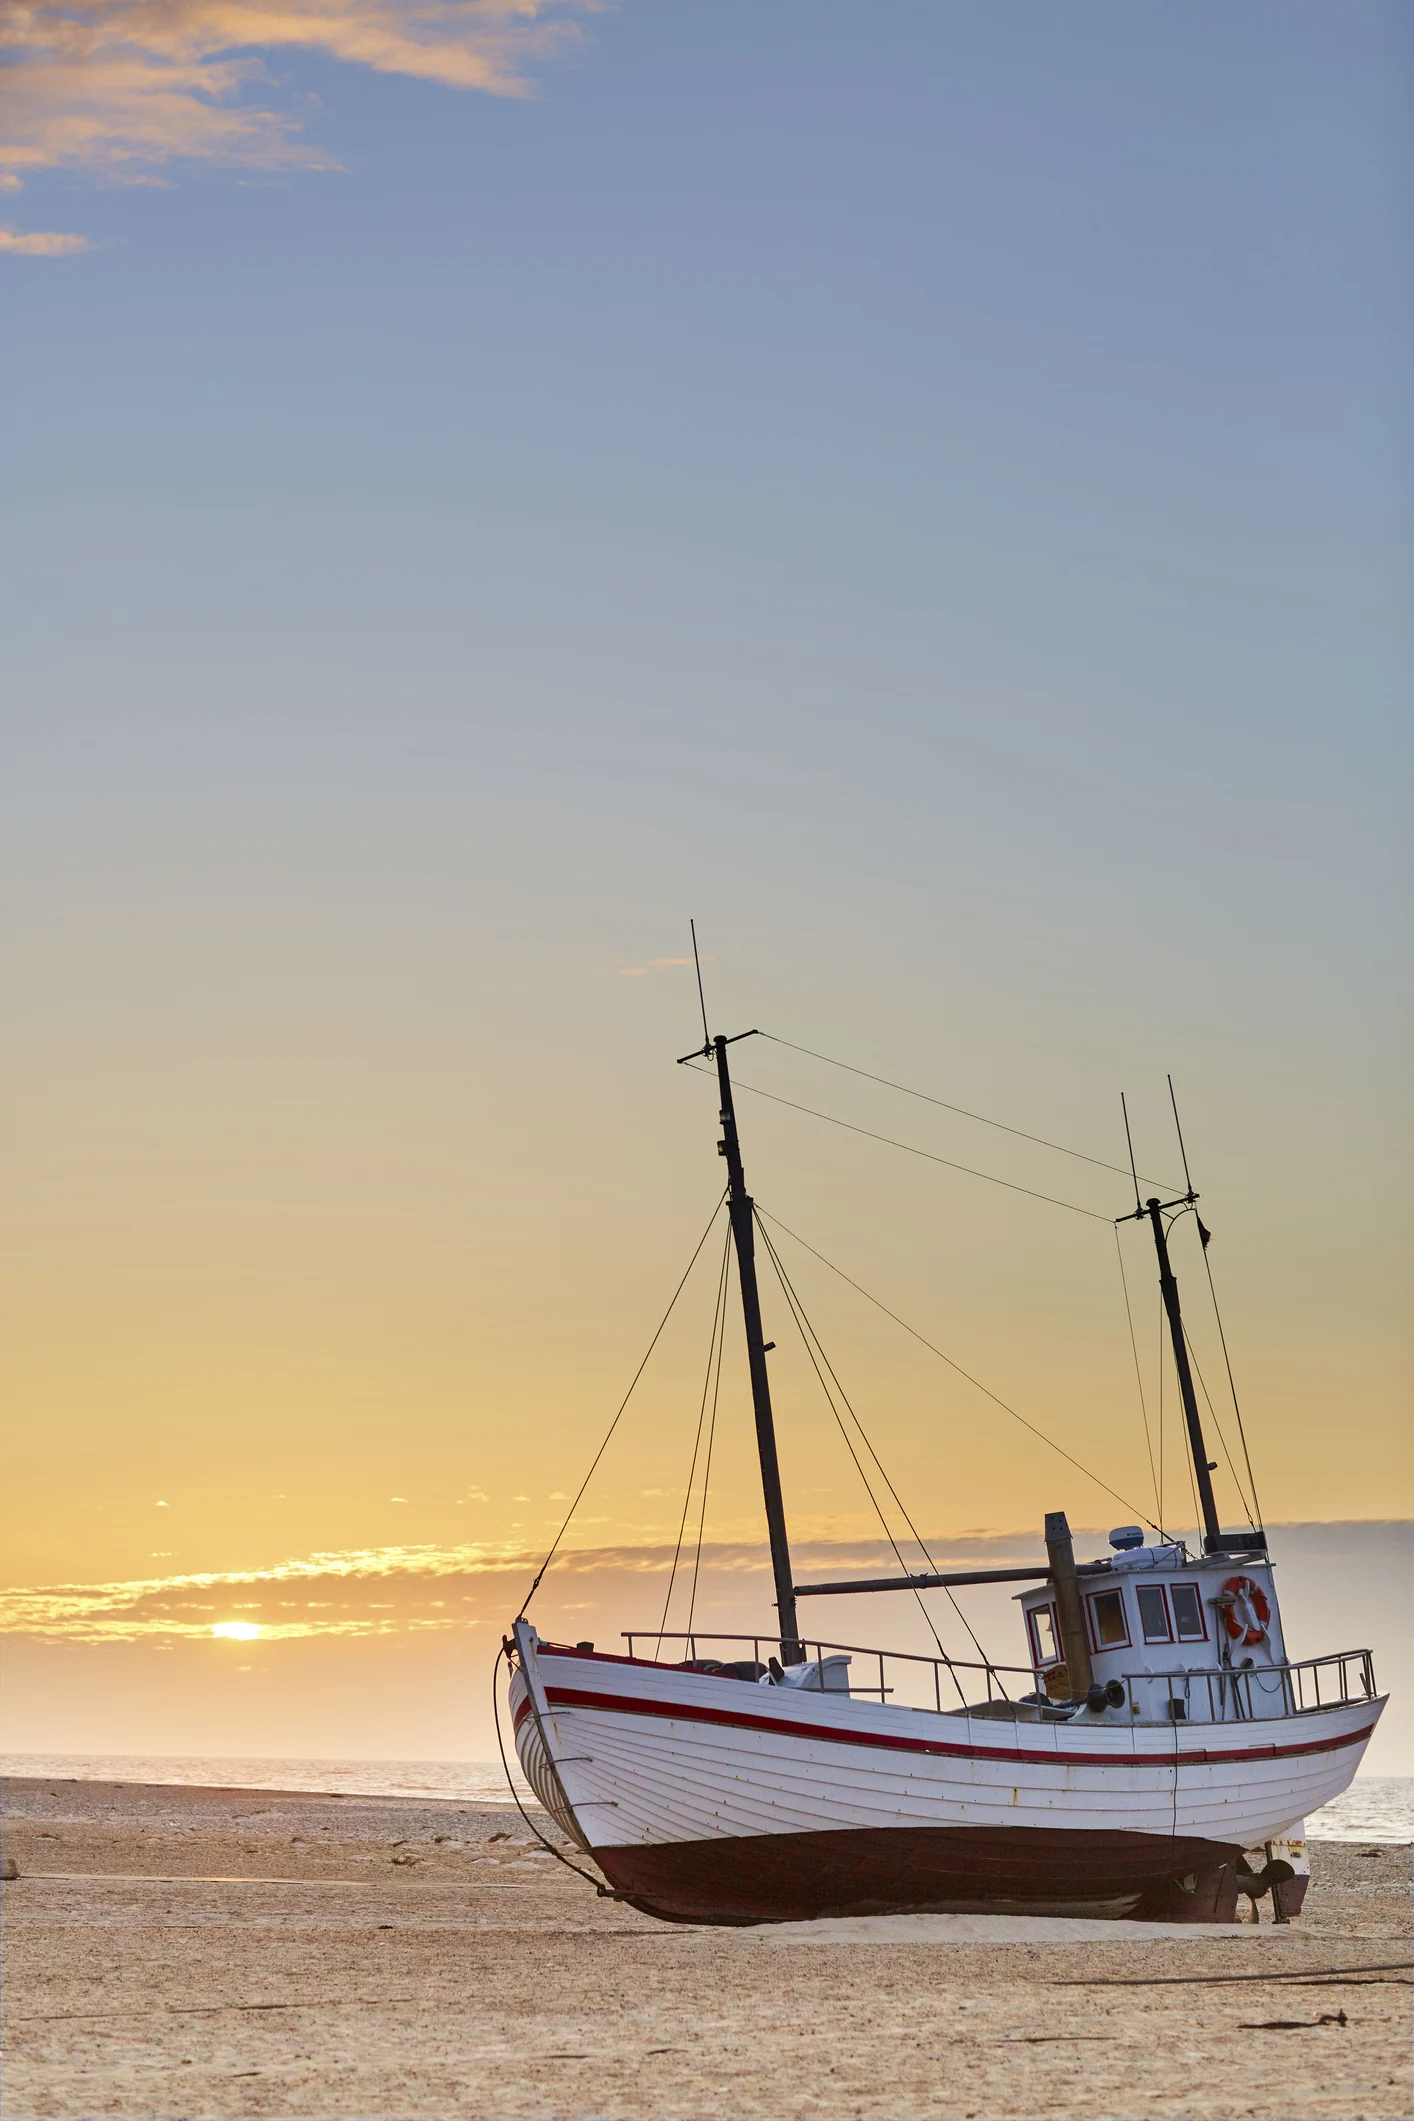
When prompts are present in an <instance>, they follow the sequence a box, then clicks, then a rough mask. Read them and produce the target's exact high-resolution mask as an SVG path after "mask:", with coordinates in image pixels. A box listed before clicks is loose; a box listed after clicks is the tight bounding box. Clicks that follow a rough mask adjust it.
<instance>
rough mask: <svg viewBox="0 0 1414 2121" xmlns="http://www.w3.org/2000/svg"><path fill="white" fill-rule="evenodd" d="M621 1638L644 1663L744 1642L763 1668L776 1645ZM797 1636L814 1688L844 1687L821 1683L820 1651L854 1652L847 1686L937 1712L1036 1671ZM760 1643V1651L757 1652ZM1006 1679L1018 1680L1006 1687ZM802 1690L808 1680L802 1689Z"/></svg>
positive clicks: (751, 1640)
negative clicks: (874, 1675)
mask: <svg viewBox="0 0 1414 2121" xmlns="http://www.w3.org/2000/svg"><path fill="white" fill-rule="evenodd" d="M624 1640H625V1641H626V1642H627V1644H628V1653H629V1656H630V1657H642V1658H643V1661H644V1662H645V1663H648V1664H664V1665H671V1666H677V1665H681V1664H683V1663H685V1662H688V1661H689V1660H690V1661H692V1662H693V1663H696V1662H697V1661H698V1660H699V1659H702V1658H707V1657H715V1658H718V1659H720V1660H721V1662H722V1663H724V1664H730V1663H735V1662H738V1661H741V1660H743V1659H744V1658H745V1654H746V1649H745V1646H746V1645H747V1644H749V1645H750V1649H751V1661H752V1663H753V1664H759V1665H761V1666H762V1668H763V1669H764V1668H765V1667H766V1664H767V1660H768V1659H769V1658H772V1657H779V1655H780V1648H781V1638H780V1636H779V1635H717V1634H713V1633H711V1632H710V1631H709V1630H707V1629H704V1628H697V1629H694V1630H693V1632H692V1633H690V1634H688V1633H681V1634H676V1633H674V1634H662V1635H660V1634H659V1632H658V1630H657V1629H656V1628H635V1629H634V1630H632V1631H631V1632H630V1631H629V1630H628V1629H625V1630H624ZM797 1640H798V1641H799V1642H800V1645H801V1647H802V1649H803V1650H804V1651H805V1657H806V1662H807V1663H809V1664H813V1665H814V1666H815V1667H816V1672H817V1679H816V1684H817V1685H818V1687H819V1689H820V1691H822V1692H831V1693H842V1692H844V1691H845V1689H844V1688H827V1687H826V1686H825V1675H824V1670H823V1664H824V1659H825V1658H826V1657H849V1658H851V1659H853V1658H856V1657H857V1658H859V1659H860V1660H861V1674H860V1676H858V1677H856V1675H855V1672H854V1670H853V1669H851V1671H850V1673H849V1686H848V1691H849V1692H850V1693H851V1694H868V1695H871V1696H877V1698H878V1699H879V1700H880V1701H887V1700H893V1701H894V1702H895V1703H896V1705H898V1706H900V1707H904V1708H918V1709H922V1708H931V1709H934V1710H935V1711H936V1712H937V1713H938V1714H941V1713H942V1712H943V1711H944V1710H945V1709H951V1708H954V1707H962V1706H964V1705H967V1704H969V1703H970V1704H971V1705H972V1706H973V1707H975V1706H977V1697H978V1695H980V1693H981V1690H982V1688H983V1687H984V1686H985V1688H986V1699H987V1701H988V1702H992V1701H997V1702H1003V1701H1008V1700H1014V1699H1015V1698H1016V1696H1017V1695H1018V1694H1021V1693H1029V1692H1030V1690H1031V1689H1032V1688H1033V1687H1034V1686H1035V1684H1036V1674H1035V1673H1034V1672H1033V1671H1032V1669H1031V1667H1030V1665H1029V1664H987V1663H982V1664H964V1663H962V1662H961V1661H960V1660H957V1659H953V1658H950V1657H928V1656H924V1655H922V1654H921V1653H919V1652H916V1651H913V1650H873V1649H865V1648H863V1647H862V1646H861V1645H860V1644H859V1643H857V1642H817V1641H816V1640H815V1638H814V1637H813V1636H812V1637H810V1638H808V1639H807V1638H806V1637H804V1636H799V1637H797ZM635 1643H647V1644H650V1645H651V1648H650V1650H649V1652H648V1654H647V1655H646V1656H645V1655H644V1653H643V1652H642V1651H640V1650H636V1649H635V1648H634V1644H635ZM668 1643H675V1644H681V1645H684V1646H685V1647H684V1648H683V1649H681V1650H680V1652H679V1654H678V1655H676V1656H673V1655H671V1654H670V1655H667V1656H665V1655H663V1650H664V1647H665V1645H667V1644H668ZM702 1645H707V1647H705V1648H704V1647H702ZM763 1649H764V1651H765V1653H766V1654H765V1656H763V1655H762V1651H763ZM864 1669H869V1670H874V1669H877V1671H878V1674H879V1678H878V1683H877V1685H876V1684H875V1683H874V1681H873V1680H872V1679H869V1680H866V1679H864V1678H863V1676H862V1673H863V1670H864ZM966 1674H976V1675H977V1676H976V1677H974V1678H971V1679H969V1678H967V1677H965V1676H964V1675H966ZM1007 1679H1012V1680H1014V1681H1017V1682H1019V1684H1016V1685H1014V1686H1012V1687H1010V1688H1009V1687H1008V1686H1007V1684H1006V1681H1007ZM969 1688H970V1689H971V1692H970V1693H969ZM808 1690H809V1682H807V1686H806V1688H805V1689H803V1690H802V1691H808Z"/></svg>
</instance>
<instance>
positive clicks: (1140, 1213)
mask: <svg viewBox="0 0 1414 2121" xmlns="http://www.w3.org/2000/svg"><path fill="white" fill-rule="evenodd" d="M1169 1087H1170V1089H1172V1087H1173V1086H1172V1084H1170V1086H1169ZM1119 1109H1120V1111H1121V1112H1122V1113H1123V1114H1124V1138H1125V1140H1126V1141H1127V1142H1128V1144H1129V1175H1130V1177H1131V1178H1132V1179H1133V1180H1134V1219H1135V1221H1136V1222H1138V1221H1139V1220H1140V1219H1141V1218H1142V1216H1143V1214H1144V1210H1143V1209H1142V1208H1141V1207H1140V1205H1139V1173H1138V1172H1137V1171H1136V1170H1135V1168H1134V1137H1133V1135H1132V1134H1131V1133H1130V1131H1129V1107H1128V1105H1127V1104H1126V1103H1125V1101H1124V1092H1123V1090H1121V1091H1120V1093H1119ZM1187 1169H1188V1166H1187V1165H1186V1164H1185V1165H1184V1170H1185V1172H1186V1171H1187ZM1124 1220H1125V1221H1128V1217H1127V1216H1126V1217H1125V1218H1124Z"/></svg>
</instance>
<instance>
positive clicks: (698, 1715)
mask: <svg viewBox="0 0 1414 2121" xmlns="http://www.w3.org/2000/svg"><path fill="white" fill-rule="evenodd" d="M545 1698H546V1700H547V1701H548V1702H549V1704H550V1707H551V1708H552V1709H553V1708H566V1709H607V1710H609V1711H610V1712H611V1713H612V1714H614V1715H619V1716H658V1717H662V1718H666V1719H667V1720H669V1721H671V1722H675V1723H715V1724H723V1725H726V1726H728V1727H730V1728H731V1729H733V1730H739V1731H769V1732H771V1733H773V1734H774V1735H775V1736H777V1737H781V1738H809V1739H824V1740H826V1741H827V1742H828V1743H829V1744H831V1745H862V1746H868V1747H869V1748H871V1749H872V1750H875V1751H879V1752H888V1753H931V1754H934V1755H936V1756H941V1757H942V1758H944V1759H957V1760H1003V1761H1006V1762H1007V1763H1008V1764H1012V1763H1016V1762H1024V1763H1026V1764H1028V1765H1033V1766H1038V1767H1145V1766H1148V1767H1156V1768H1171V1767H1174V1766H1178V1767H1202V1766H1205V1765H1207V1764H1209V1763H1223V1762H1236V1763H1238V1764H1241V1763H1243V1762H1246V1761H1256V1760H1293V1759H1295V1758H1297V1756H1298V1755H1300V1754H1304V1753H1335V1752H1339V1751H1340V1750H1341V1748H1342V1747H1344V1746H1347V1745H1363V1744H1364V1742H1365V1740H1366V1739H1367V1738H1368V1737H1369V1735H1370V1731H1371V1729H1372V1728H1373V1725H1367V1726H1365V1727H1363V1728H1362V1729H1360V1730H1358V1731H1346V1732H1343V1733H1341V1734H1340V1735H1339V1736H1337V1737H1333V1738H1311V1739H1307V1740H1305V1741H1304V1742H1303V1743H1302V1744H1300V1745H1247V1746H1233V1747H1218V1746H1200V1747H1189V1748H1187V1749H1186V1750H1185V1751H1183V1752H1177V1753H1169V1752H1166V1753H1157V1752H1155V1753H1139V1752H1134V1753H1121V1752H1120V1751H1119V1750H1118V1749H1116V1750H1115V1751H1114V1752H1111V1753H1079V1752H1072V1751H1071V1749H1070V1747H1069V1746H1067V1747H1065V1749H1064V1750H1063V1751H1062V1749H1061V1748H1060V1747H1059V1746H1058V1747H1057V1748H1056V1750H1055V1751H1054V1752H1044V1753H1043V1752H1039V1751H1034V1750H1033V1751H1028V1750H1027V1749H1026V1748H1024V1747H1022V1746H1000V1745H952V1744H949V1743H948V1742H947V1741H946V1740H944V1739H935V1738H905V1737H904V1736H903V1735H902V1734H901V1733H899V1734H895V1733H891V1732H881V1731H864V1730H860V1731H850V1730H845V1729H842V1728H841V1727H840V1726H838V1725H835V1724H823V1723H794V1722H790V1721H788V1720H787V1719H786V1718H785V1717H784V1716H755V1715H751V1714H748V1713H746V1712H745V1711H740V1710H736V1709H719V1708H716V1707H715V1706H713V1707H709V1706H708V1705H707V1704H706V1703H705V1702H695V1701H694V1702H681V1701H645V1700H642V1699H634V1698H632V1697H630V1696H629V1695H626V1694H598V1693H589V1692H588V1691H587V1690H585V1689H584V1688H582V1687H564V1686H547V1687H546V1689H545Z"/></svg>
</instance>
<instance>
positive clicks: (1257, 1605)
mask: <svg viewBox="0 0 1414 2121" xmlns="http://www.w3.org/2000/svg"><path fill="white" fill-rule="evenodd" d="M1220 1603H1221V1605H1222V1613H1223V1624H1224V1625H1225V1627H1226V1628H1227V1631H1228V1634H1229V1635H1230V1636H1231V1637H1232V1639H1233V1641H1234V1642H1241V1643H1253V1642H1260V1641H1261V1640H1262V1638H1263V1636H1264V1635H1265V1634H1266V1632H1267V1624H1268V1622H1269V1621H1270V1619H1271V1617H1272V1609H1271V1607H1270V1605H1268V1603H1267V1594H1266V1592H1265V1591H1264V1590H1263V1589H1262V1586H1261V1585H1260V1584H1259V1583H1254V1582H1253V1581H1252V1578H1251V1577H1250V1576H1229V1578H1228V1580H1227V1582H1226V1583H1225V1584H1224V1585H1223V1588H1222V1598H1221V1601H1220Z"/></svg>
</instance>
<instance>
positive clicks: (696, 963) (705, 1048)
mask: <svg viewBox="0 0 1414 2121" xmlns="http://www.w3.org/2000/svg"><path fill="white" fill-rule="evenodd" d="M687 925H688V927H689V928H690V929H691V930H692V963H693V968H694V970H695V971H696V973H697V999H698V1002H699V1004H700V1005H701V1009H702V1052H703V1056H704V1058H705V1056H706V1055H707V1054H709V1053H710V1052H711V1051H712V1034H711V1032H710V1031H709V1030H708V1029H707V997H706V996H705V995H704V993H703V992H702V960H701V958H700V957H699V956H698V954H697V923H696V921H693V920H690V921H689V922H688V924H687ZM1169 1088H1170V1090H1172V1088H1173V1085H1172V1083H1170V1085H1169ZM1187 1168H1188V1167H1187V1165H1185V1166H1184V1169H1185V1170H1186V1169H1187ZM1135 1197H1136V1199H1137V1198H1138V1195H1137V1194H1136V1196H1135Z"/></svg>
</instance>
